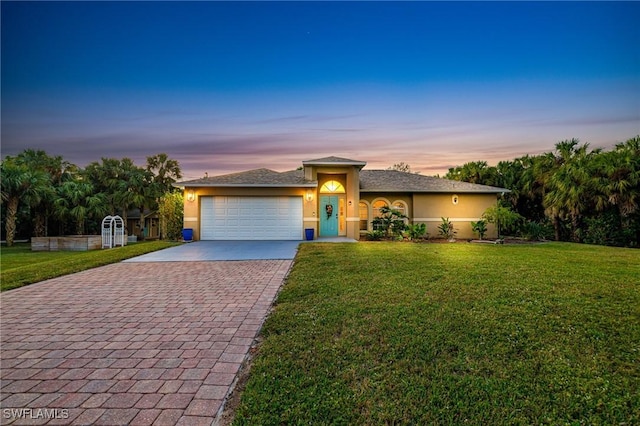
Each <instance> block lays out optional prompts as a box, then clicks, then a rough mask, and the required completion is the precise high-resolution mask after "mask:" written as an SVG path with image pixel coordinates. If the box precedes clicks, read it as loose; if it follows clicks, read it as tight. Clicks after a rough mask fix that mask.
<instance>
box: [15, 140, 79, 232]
mask: <svg viewBox="0 0 640 426" xmlns="http://www.w3.org/2000/svg"><path fill="white" fill-rule="evenodd" d="M16 160H17V161H19V162H20V163H22V164H24V165H26V166H27V167H29V169H31V170H41V171H42V172H43V173H45V174H46V175H47V176H48V177H49V187H48V188H43V191H42V197H41V199H40V202H39V203H37V204H36V205H33V206H31V207H32V214H33V234H34V236H36V237H43V236H46V235H47V234H48V218H49V216H50V214H51V212H52V210H53V209H54V207H53V204H54V202H55V196H56V195H55V194H56V187H58V186H59V185H61V184H62V182H64V181H66V180H68V179H70V178H71V176H72V174H73V173H74V172H75V171H77V167H76V166H75V165H73V164H71V163H69V162H68V161H65V160H64V159H63V158H62V157H61V156H55V157H50V156H49V155H47V153H46V152H45V151H43V150H34V149H25V150H24V151H23V152H21V153H20V154H18V155H17V156H16Z"/></svg>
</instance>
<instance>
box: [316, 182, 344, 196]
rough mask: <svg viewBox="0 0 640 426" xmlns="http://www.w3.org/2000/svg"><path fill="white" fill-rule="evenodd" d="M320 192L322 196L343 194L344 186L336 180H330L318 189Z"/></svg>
mask: <svg viewBox="0 0 640 426" xmlns="http://www.w3.org/2000/svg"><path fill="white" fill-rule="evenodd" d="M320 192H321V193H323V194H327V193H330V194H344V192H345V191H344V186H343V185H342V184H341V183H340V182H338V181H337V180H330V181H327V182H325V183H324V185H322V187H320Z"/></svg>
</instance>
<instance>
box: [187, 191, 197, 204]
mask: <svg viewBox="0 0 640 426" xmlns="http://www.w3.org/2000/svg"><path fill="white" fill-rule="evenodd" d="M195 200H196V193H195V192H193V191H187V201H189V202H193V201H195Z"/></svg>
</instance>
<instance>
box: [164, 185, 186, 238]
mask: <svg viewBox="0 0 640 426" xmlns="http://www.w3.org/2000/svg"><path fill="white" fill-rule="evenodd" d="M183 209H184V200H183V198H182V194H180V193H178V192H168V193H166V194H164V195H163V196H162V197H160V199H159V200H158V216H159V217H160V229H161V234H160V235H161V237H162V238H163V239H164V238H166V239H169V240H172V241H177V240H179V239H180V237H181V235H182V226H183V217H184V214H183Z"/></svg>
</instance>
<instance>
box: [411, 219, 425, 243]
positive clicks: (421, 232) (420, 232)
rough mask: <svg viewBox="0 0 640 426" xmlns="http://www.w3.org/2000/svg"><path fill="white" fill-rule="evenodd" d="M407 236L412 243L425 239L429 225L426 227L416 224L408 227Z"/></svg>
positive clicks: (422, 224)
mask: <svg viewBox="0 0 640 426" xmlns="http://www.w3.org/2000/svg"><path fill="white" fill-rule="evenodd" d="M407 234H408V236H409V239H410V240H412V241H414V240H419V239H421V238H425V237H426V235H427V225H425V224H424V223H414V224H413V225H408V226H407Z"/></svg>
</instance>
